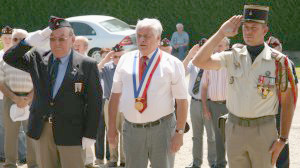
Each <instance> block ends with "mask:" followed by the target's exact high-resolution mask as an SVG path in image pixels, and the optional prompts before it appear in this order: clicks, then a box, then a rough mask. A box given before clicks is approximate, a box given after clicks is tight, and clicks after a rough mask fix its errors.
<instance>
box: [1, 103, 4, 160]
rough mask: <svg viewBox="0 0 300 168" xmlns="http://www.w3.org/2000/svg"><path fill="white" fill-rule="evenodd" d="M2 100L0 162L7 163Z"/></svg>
mask: <svg viewBox="0 0 300 168" xmlns="http://www.w3.org/2000/svg"><path fill="white" fill-rule="evenodd" d="M2 108H3V107H2V99H0V162H4V161H5V155H4V126H3V118H2Z"/></svg>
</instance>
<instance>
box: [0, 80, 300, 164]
mask: <svg viewBox="0 0 300 168" xmlns="http://www.w3.org/2000/svg"><path fill="white" fill-rule="evenodd" d="M299 86H300V85H298V88H300V87H299ZM299 99H300V98H299ZM188 123H189V124H190V125H191V121H190V116H188ZM299 141H300V100H299V101H298V103H297V107H296V111H295V115H294V119H293V123H292V129H291V132H290V161H291V164H290V168H299V167H300V159H299V158H300V145H299ZM203 142H204V143H203V145H204V156H203V158H204V159H203V162H204V163H203V165H202V167H203V168H209V166H208V163H207V159H206V158H207V144H206V135H205V136H204V140H203ZM191 161H192V131H189V132H188V133H187V134H185V136H184V145H183V146H182V148H181V150H180V151H179V152H178V153H177V155H176V159H175V168H184V167H185V166H187V165H189V164H190V163H191ZM0 166H1V165H0ZM1 167H2V166H1ZM19 168H27V166H20V167H19Z"/></svg>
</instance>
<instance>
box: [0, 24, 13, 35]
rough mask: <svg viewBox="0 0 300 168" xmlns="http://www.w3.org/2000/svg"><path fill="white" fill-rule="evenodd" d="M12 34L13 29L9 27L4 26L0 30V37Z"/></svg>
mask: <svg viewBox="0 0 300 168" xmlns="http://www.w3.org/2000/svg"><path fill="white" fill-rule="evenodd" d="M12 32H13V29H12V28H11V27H9V26H5V27H3V28H2V30H1V35H2V34H12Z"/></svg>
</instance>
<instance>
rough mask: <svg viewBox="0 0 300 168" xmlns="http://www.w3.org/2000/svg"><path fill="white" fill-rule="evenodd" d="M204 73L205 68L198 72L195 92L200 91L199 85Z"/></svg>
mask: <svg viewBox="0 0 300 168" xmlns="http://www.w3.org/2000/svg"><path fill="white" fill-rule="evenodd" d="M202 75H203V69H200V71H199V72H198V75H197V78H196V80H195V83H194V87H193V93H194V94H198V93H199V89H200V88H199V87H200V82H201V78H202Z"/></svg>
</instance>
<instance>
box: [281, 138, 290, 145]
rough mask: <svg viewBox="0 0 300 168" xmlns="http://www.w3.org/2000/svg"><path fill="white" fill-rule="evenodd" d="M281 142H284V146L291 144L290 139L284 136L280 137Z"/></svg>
mask: <svg viewBox="0 0 300 168" xmlns="http://www.w3.org/2000/svg"><path fill="white" fill-rule="evenodd" d="M279 141H281V142H283V143H284V144H288V143H289V139H288V138H286V137H283V136H280V137H279Z"/></svg>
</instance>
